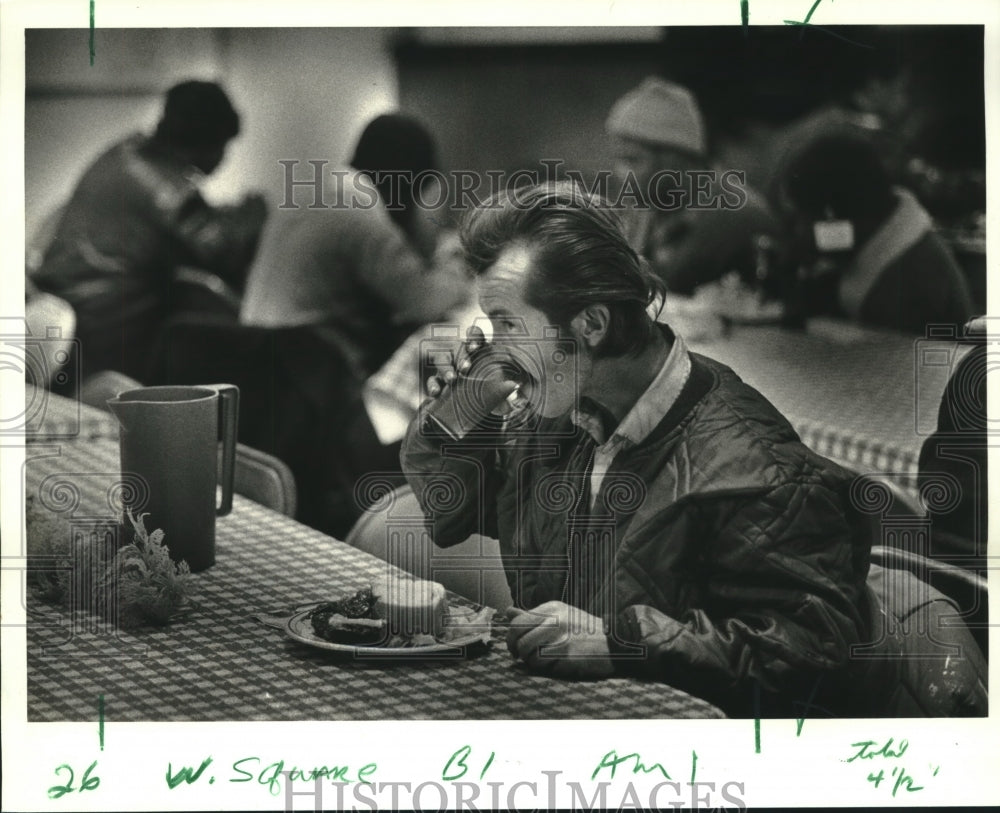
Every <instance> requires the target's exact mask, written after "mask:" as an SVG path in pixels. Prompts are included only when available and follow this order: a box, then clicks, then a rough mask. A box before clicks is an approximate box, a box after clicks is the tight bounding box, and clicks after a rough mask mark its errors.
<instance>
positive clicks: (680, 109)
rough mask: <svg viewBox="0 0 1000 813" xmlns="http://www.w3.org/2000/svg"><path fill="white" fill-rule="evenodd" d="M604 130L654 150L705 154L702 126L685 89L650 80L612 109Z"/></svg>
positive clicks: (630, 92) (671, 83) (695, 108)
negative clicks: (650, 146)
mask: <svg viewBox="0 0 1000 813" xmlns="http://www.w3.org/2000/svg"><path fill="white" fill-rule="evenodd" d="M606 127H607V130H608V132H609V133H610V134H612V135H616V136H621V137H623V138H632V139H635V140H637V141H642V142H644V143H646V144H650V145H653V146H657V147H673V148H675V149H682V150H686V151H688V152H690V153H693V154H695V155H704V154H705V125H704V122H703V121H702V119H701V112H700V111H699V110H698V103H697V102H696V101H695V99H694V96H692V95H691V92H690V91H689V90H688V89H687V88H683V87H681V86H680V85H677V84H674V83H673V82H668V81H666V80H665V79H660V78H659V77H656V76H650V77H648V78H646V79H644V80H643V82H642V84H641V85H639V87H637V88H634V89H632V90H630V91H629V92H628V93H626V94H625V95H624V96H622V97H621V98H620V99H619V100H618V101H617V102H615V104H614V106H613V107H612V108H611V113H610V114H609V115H608V121H607V125H606Z"/></svg>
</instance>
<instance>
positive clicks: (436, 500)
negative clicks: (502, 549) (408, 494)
mask: <svg viewBox="0 0 1000 813" xmlns="http://www.w3.org/2000/svg"><path fill="white" fill-rule="evenodd" d="M422 416H423V411H422V410H421V412H420V414H419V415H418V417H417V418H416V420H414V421H413V422H412V423H411V424H410V428H409V430H408V431H407V433H406V437H405V438H404V439H403V445H402V449H401V450H400V462H401V464H402V468H403V474H405V475H406V480H407V482H408V483H409V484H410V486H411V488H413V491H414V493H415V494H416V496H417V500H418V502H419V503H420V507H421V509H422V510H423V512H424V516H425V517H426V520H427V525H428V529H429V531H430V533H431V537H432V538H433V539H434V542H435V543H436V544H437V545H440V546H441V547H450V546H451V545H457V544H459V543H461V542H464V541H465V540H466V539H468V538H469V536H471V535H472V534H474V533H481V534H483V535H485V536H491V537H496V536H498V533H497V518H496V493H497V490H498V488H499V477H500V475H499V472H498V470H497V465H496V457H497V452H496V449H495V448H491V447H490V446H489V445H488V444H479V445H477V444H476V442H475V433H473V434H471V435H469V436H468V438H466V440H464V441H453V440H450V439H448V438H446V437H445V436H443V435H441V434H438V433H435V432H433V431H432V430H431V429H430V428H429V427H428V425H427V424H425V422H424V421H423V420H422Z"/></svg>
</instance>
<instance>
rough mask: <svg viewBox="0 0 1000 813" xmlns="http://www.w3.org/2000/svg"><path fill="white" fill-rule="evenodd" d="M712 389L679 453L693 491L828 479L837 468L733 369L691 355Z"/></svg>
mask: <svg viewBox="0 0 1000 813" xmlns="http://www.w3.org/2000/svg"><path fill="white" fill-rule="evenodd" d="M692 356H693V363H694V365H695V369H698V368H700V369H701V370H703V371H705V372H706V373H707V374H708V375H710V376H711V378H712V385H711V386H710V387H709V388H708V389H707V391H706V392H705V394H704V396H703V397H702V398H701V399H700V400H699V402H698V403H697V405H696V406H695V408H694V409H692V410H691V413H690V415H689V418H688V420H687V421H686V423H685V424H684V426H683V427H682V431H681V436H680V438H679V439H678V449H677V451H676V453H675V454H683V455H684V456H686V457H687V458H688V459H689V460H690V465H691V469H692V477H693V478H694V481H693V483H692V487H693V488H695V489H698V488H705V489H710V490H719V489H731V488H747V487H754V488H766V487H775V486H778V485H781V484H782V483H785V482H792V481H798V482H803V483H805V482H807V481H815V482H819V481H821V480H826V479H827V478H828V476H833V475H838V474H839V470H838V469H837V467H836V466H835V465H834V464H833V463H831V462H830V461H828V460H826V459H825V458H822V457H820V456H819V455H816V454H815V453H813V452H812V451H810V450H809V449H808V448H807V447H806V446H805V444H803V443H802V441H801V440H800V438H799V436H798V434H797V433H796V431H795V429H794V428H793V427H792V425H791V423H790V422H789V421H788V419H787V418H786V417H785V416H784V415H782V414H781V412H779V411H778V409H777V408H776V407H775V406H774V405H773V404H772V403H771V402H770V401H768V400H767V398H765V397H764V396H763V395H762V394H761V393H760V392H758V391H757V390H755V389H754V388H753V387H751V386H749V385H748V384H746V383H744V382H743V380H742V379H740V377H739V376H738V375H737V374H736V373H735V372H733V371H732V370H731V369H730V368H729V367H727V366H726V365H724V364H721V363H720V362H717V361H715V360H714V359H710V358H708V357H705V356H699V355H697V354H692Z"/></svg>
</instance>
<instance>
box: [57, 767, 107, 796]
mask: <svg viewBox="0 0 1000 813" xmlns="http://www.w3.org/2000/svg"><path fill="white" fill-rule="evenodd" d="M96 767H97V760H96V759H95V760H94V761H93V762H91V763H90V767H89V768H87V770H86V771H85V772H84V774H83V780H82V781H81V782H80V788H79V790H80V793H83V792H84V791H85V790H94V789H95V788H96V787H97V786H98V785H100V784H101V778H100V777H99V776H91V775H90V772H91V771H92V770H94V768H96ZM60 771H66V772H68V773H69V779H68V780H67V781H66V784H65V785H53V786H52V787H51V788H49V798H50V799H58V798H59V797H61V796H64V795H66V794H67V793H72V792H73V791H74V790H76V788H74V787H73V776H74V773H73V769H72V768H71V767H69V765H60V766H59V767H58V768H56V770H55V774H56V776H58V775H59V772H60Z"/></svg>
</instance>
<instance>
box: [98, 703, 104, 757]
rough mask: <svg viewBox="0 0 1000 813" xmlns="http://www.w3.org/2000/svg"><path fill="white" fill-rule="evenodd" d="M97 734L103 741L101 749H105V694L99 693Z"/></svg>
mask: <svg viewBox="0 0 1000 813" xmlns="http://www.w3.org/2000/svg"><path fill="white" fill-rule="evenodd" d="M97 716H98V724H97V736H98V738H99V739H100V742H101V750H102V751H103V750H104V695H103V694H99V695H98V696H97Z"/></svg>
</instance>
